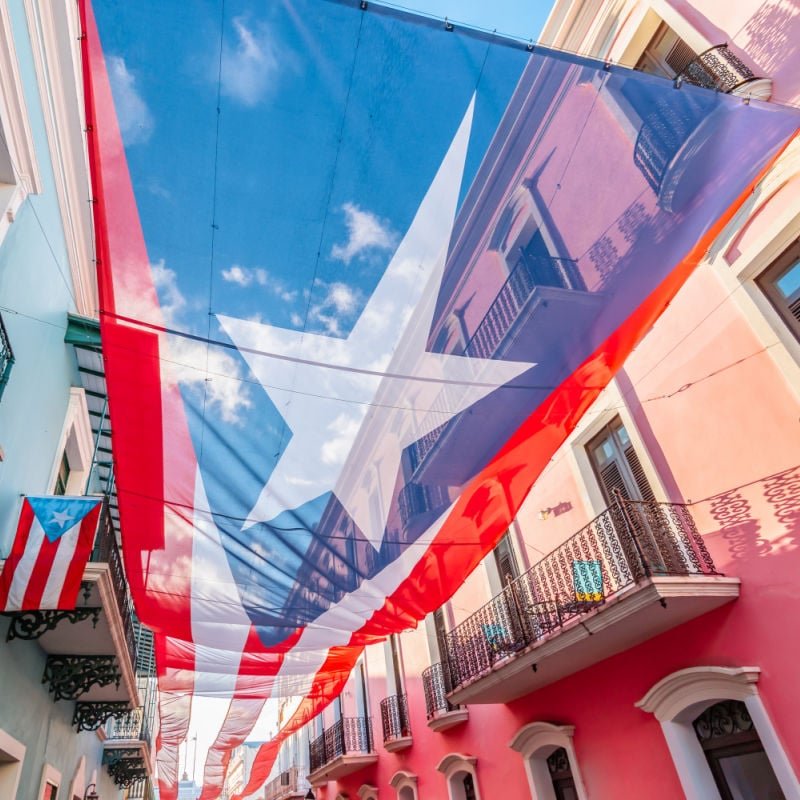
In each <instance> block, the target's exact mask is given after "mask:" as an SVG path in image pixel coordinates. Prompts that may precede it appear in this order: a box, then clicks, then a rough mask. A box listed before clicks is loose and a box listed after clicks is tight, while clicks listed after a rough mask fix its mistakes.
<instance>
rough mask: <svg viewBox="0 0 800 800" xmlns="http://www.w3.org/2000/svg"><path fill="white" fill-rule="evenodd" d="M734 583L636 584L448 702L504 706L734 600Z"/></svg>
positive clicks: (678, 580) (661, 580)
mask: <svg viewBox="0 0 800 800" xmlns="http://www.w3.org/2000/svg"><path fill="white" fill-rule="evenodd" d="M739 585H740V581H739V579H738V578H727V577H723V576H719V575H711V576H709V575H702V576H699V575H693V576H676V577H673V576H667V577H653V578H649V579H647V580H645V581H641V582H640V583H637V584H635V585H633V586H631V587H629V588H628V589H627V590H625V591H623V592H620V593H619V594H618V595H616V596H614V597H613V598H610V599H609V600H608V601H607V602H605V603H604V604H603V605H601V606H598V607H597V608H595V609H593V610H592V611H589V612H587V613H584V614H581V615H580V616H577V617H575V618H573V619H571V620H570V621H569V622H568V623H566V624H565V625H564V626H563V627H561V628H559V629H558V630H556V631H553V632H552V633H550V634H548V635H547V636H545V637H543V638H542V639H539V640H537V641H536V642H535V643H534V644H532V645H530V646H529V647H528V648H526V649H525V650H521V651H519V652H517V653H514V654H510V655H508V656H506V657H504V658H501V659H500V660H498V661H496V662H495V663H494V665H493V666H492V667H491V669H490V670H487V671H486V672H484V673H482V674H481V675H479V676H477V677H475V678H474V679H472V680H471V681H469V682H466V683H464V684H462V685H460V686H459V687H458V688H457V689H456V690H455V691H453V692H451V693H450V694H448V696H447V697H448V700H450V702H451V703H454V704H455V703H460V704H463V703H508V702H510V701H512V700H515V699H517V698H519V697H523V696H524V695H527V694H530V693H531V692H533V691H536V690H537V689H540V688H541V687H543V686H547V685H548V684H550V683H554V682H555V681H558V680H561V679H562V678H566V677H567V676H568V675H572V674H573V673H575V672H579V671H580V670H582V669H585V668H587V667H590V666H592V665H594V664H597V663H599V662H600V661H603V660H604V659H606V658H609V657H610V656H612V655H615V654H617V653H620V652H622V651H624V650H627V649H628V648H630V647H633V646H635V645H637V644H640V643H641V642H644V641H646V640H647V639H650V638H652V637H654V636H657V635H658V634H660V633H664V632H665V631H668V630H670V629H671V628H675V627H677V626H679V625H682V624H683V623H685V622H688V621H689V620H692V619H695V618H696V617H699V616H701V615H703V614H707V613H708V612H710V611H713V610H714V609H716V608H719V607H720V606H722V605H724V604H725V603H729V602H731V601H732V600H735V599H736V598H737V597H738V596H739ZM662 606H664V607H662Z"/></svg>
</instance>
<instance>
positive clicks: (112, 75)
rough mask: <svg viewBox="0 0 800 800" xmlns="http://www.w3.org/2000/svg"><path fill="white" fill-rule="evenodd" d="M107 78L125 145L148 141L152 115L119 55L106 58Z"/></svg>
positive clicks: (152, 123)
mask: <svg viewBox="0 0 800 800" xmlns="http://www.w3.org/2000/svg"><path fill="white" fill-rule="evenodd" d="M108 79H109V81H110V82H111V90H112V92H113V94H114V105H115V107H116V110H117V120H118V121H119V130H120V133H121V134H122V139H123V141H124V142H125V144H126V145H131V144H142V143H144V142H146V141H148V139H150V135H151V134H152V133H153V128H154V127H155V122H154V121H153V115H152V114H151V113H150V109H149V108H148V107H147V103H145V101H144V100H143V99H142V96H141V95H140V94H139V92H138V90H137V89H136V78H135V76H134V75H133V74H132V73H131V72H128V67H127V66H126V64H125V59H124V58H121V57H120V56H110V57H109V58H108Z"/></svg>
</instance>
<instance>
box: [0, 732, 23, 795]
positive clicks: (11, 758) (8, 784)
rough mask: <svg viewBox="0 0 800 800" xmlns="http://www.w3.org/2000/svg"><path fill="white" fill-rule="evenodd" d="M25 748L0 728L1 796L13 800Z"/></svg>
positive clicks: (20, 773) (17, 787)
mask: <svg viewBox="0 0 800 800" xmlns="http://www.w3.org/2000/svg"><path fill="white" fill-rule="evenodd" d="M26 750H27V748H26V747H25V745H24V744H22V742H20V741H18V740H17V739H15V738H14V737H13V736H11V735H10V734H8V733H7V732H6V731H4V730H3V729H2V728H0V753H2V754H3V756H4V758H3V763H2V764H0V768H2V769H0V790H2V792H3V797H7V798H8V800H15V799H16V797H17V791H18V790H19V780H20V777H21V776H22V765H23V763H24V761H25V751H26Z"/></svg>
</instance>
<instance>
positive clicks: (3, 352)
mask: <svg viewBox="0 0 800 800" xmlns="http://www.w3.org/2000/svg"><path fill="white" fill-rule="evenodd" d="M13 366H14V351H13V350H12V349H11V342H10V341H9V339H8V332H7V331H6V326H5V323H4V322H3V317H2V315H0V398H1V397H2V396H3V390H4V389H5V388H6V384H7V383H8V379H9V377H10V376H11V367H13Z"/></svg>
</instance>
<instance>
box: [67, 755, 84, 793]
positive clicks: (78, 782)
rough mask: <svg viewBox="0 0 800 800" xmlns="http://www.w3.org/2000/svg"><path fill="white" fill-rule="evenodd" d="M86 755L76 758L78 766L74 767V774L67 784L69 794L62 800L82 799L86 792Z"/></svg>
mask: <svg viewBox="0 0 800 800" xmlns="http://www.w3.org/2000/svg"><path fill="white" fill-rule="evenodd" d="M86 786H87V783H86V756H81V757H80V759H78V766H77V767H75V774H74V776H73V778H72V783H71V784H70V786H69V795H68V796H67V797H66V798H65V799H64V800H74V798H76V797H77V798H78V800H83V798H84V795H85V794H86Z"/></svg>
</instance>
